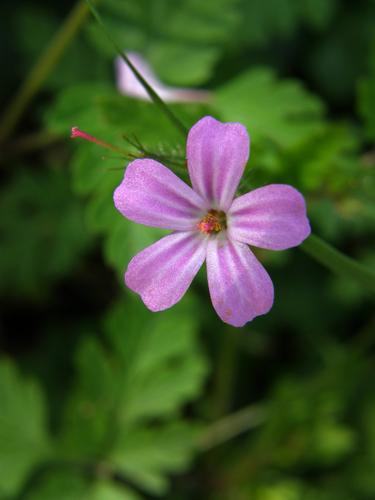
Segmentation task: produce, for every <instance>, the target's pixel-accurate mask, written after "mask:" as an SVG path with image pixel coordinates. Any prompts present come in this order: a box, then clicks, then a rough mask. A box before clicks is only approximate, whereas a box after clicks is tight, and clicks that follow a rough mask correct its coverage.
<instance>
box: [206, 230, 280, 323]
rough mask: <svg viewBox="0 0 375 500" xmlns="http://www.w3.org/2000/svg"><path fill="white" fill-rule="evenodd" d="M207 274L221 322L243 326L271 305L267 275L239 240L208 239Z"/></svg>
mask: <svg viewBox="0 0 375 500" xmlns="http://www.w3.org/2000/svg"><path fill="white" fill-rule="evenodd" d="M207 276H208V286H209V289H210V295H211V300H212V304H213V306H214V308H215V310H216V312H217V314H218V315H219V316H220V318H221V319H222V320H223V321H224V322H225V323H229V324H230V325H233V326H243V325H244V324H245V323H247V322H248V321H251V320H252V319H254V318H255V317H256V316H259V315H261V314H266V313H267V312H268V311H269V310H270V309H271V307H272V304H273V284H272V281H271V278H270V277H269V276H268V274H267V272H266V270H265V269H264V267H263V266H262V265H261V264H260V262H259V261H258V260H257V259H256V257H255V256H254V254H253V253H252V252H251V251H250V249H249V247H248V246H247V245H244V244H243V243H235V242H231V241H230V240H223V239H219V238H212V239H210V241H209V243H208V247H207Z"/></svg>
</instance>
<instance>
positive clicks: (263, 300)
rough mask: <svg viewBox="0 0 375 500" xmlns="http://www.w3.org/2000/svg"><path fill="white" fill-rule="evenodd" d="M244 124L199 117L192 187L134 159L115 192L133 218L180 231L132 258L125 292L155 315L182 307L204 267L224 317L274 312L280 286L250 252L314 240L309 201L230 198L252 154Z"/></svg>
mask: <svg viewBox="0 0 375 500" xmlns="http://www.w3.org/2000/svg"><path fill="white" fill-rule="evenodd" d="M249 142H250V141H249V136H248V134H247V131H246V129H245V127H244V126H243V125H241V124H240V123H221V122H219V121H217V120H215V119H214V118H211V117H210V116H206V117H205V118H202V119H201V120H199V122H198V123H196V124H195V125H194V126H193V127H192V128H191V130H190V132H189V135H188V139H187V163H188V170H189V175H190V179H191V183H192V186H193V188H191V187H190V186H188V185H187V184H185V183H184V182H183V181H182V180H181V179H180V178H179V177H177V176H176V175H175V174H174V173H173V172H171V170H169V169H168V168H166V167H165V166H164V165H161V164H160V163H158V162H157V161H154V160H147V159H141V160H135V161H133V162H132V163H130V164H129V166H128V167H127V169H126V171H125V176H124V179H123V181H122V183H121V184H120V186H119V187H118V188H117V189H116V191H115V193H114V202H115V206H116V208H117V209H118V210H119V211H120V212H121V213H122V214H123V215H124V216H125V217H127V218H128V219H130V220H132V221H134V222H138V223H140V224H145V225H148V226H155V227H161V228H164V229H172V230H173V231H174V232H173V233H172V234H170V235H168V236H165V237H164V238H162V239H160V240H159V241H157V242H156V243H154V244H153V245H151V246H149V247H147V248H146V249H145V250H143V251H141V252H140V253H139V254H137V255H136V256H135V257H133V259H132V260H131V261H130V263H129V265H128V268H127V271H126V273H125V283H126V285H127V286H128V287H129V288H130V289H131V290H133V291H134V292H136V293H138V294H139V295H140V296H141V298H142V300H143V302H144V303H145V304H146V306H147V307H148V308H149V309H150V310H151V311H161V310H163V309H167V308H169V307H171V306H173V305H174V304H176V303H177V302H178V301H179V300H180V299H181V297H182V296H183V295H184V294H185V292H186V290H187V289H188V288H189V286H190V284H191V282H192V280H193V278H194V276H195V275H196V274H197V272H198V270H199V269H200V267H201V266H202V264H203V262H204V261H205V260H206V264H207V277H208V286H209V290H210V295H211V300H212V304H213V306H214V308H215V310H216V312H217V314H218V315H219V316H220V318H221V319H222V320H223V321H224V322H226V323H229V324H231V325H233V326H243V325H244V324H245V323H246V322H248V321H251V320H252V319H253V318H255V317H256V316H259V315H261V314H265V313H267V312H268V311H269V310H270V308H271V307H272V303H273V284H272V281H271V278H270V277H269V275H268V274H267V272H266V270H265V269H264V268H263V266H262V265H261V264H260V262H259V261H258V260H257V259H256V257H255V256H254V254H253V253H252V251H251V250H250V248H249V246H248V245H253V246H257V247H260V248H267V249H272V250H283V249H286V248H290V247H294V246H296V245H299V244H300V243H301V242H302V241H303V240H304V239H305V238H307V236H308V235H309V234H310V225H309V221H308V219H307V217H306V207H305V202H304V199H303V197H302V195H301V194H300V193H299V192H298V191H297V190H296V189H294V188H293V187H291V186H288V185H285V184H270V185H268V186H264V187H261V188H258V189H255V190H254V191H251V192H249V193H247V194H245V195H243V196H240V197H238V198H236V199H233V197H234V195H235V192H236V189H237V187H238V183H239V181H240V179H241V176H242V174H243V171H244V168H245V165H246V163H247V160H248V157H249Z"/></svg>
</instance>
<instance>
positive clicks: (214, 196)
mask: <svg viewBox="0 0 375 500" xmlns="http://www.w3.org/2000/svg"><path fill="white" fill-rule="evenodd" d="M249 143H250V139H249V136H248V133H247V131H246V128H245V127H244V126H243V125H241V124H240V123H221V122H219V121H217V120H215V119H214V118H212V117H210V116H206V117H205V118H202V119H201V120H199V122H198V123H196V124H195V125H194V126H193V127H192V128H191V129H190V132H189V135H188V140H187V159H188V168H189V173H190V179H191V182H192V184H193V188H194V190H195V191H197V192H198V193H199V194H200V195H201V196H202V197H204V198H205V199H206V200H208V201H209V202H210V204H211V208H217V209H220V210H224V211H226V210H228V208H229V207H230V204H231V203H232V200H233V196H234V193H235V192H236V189H237V186H238V183H239V181H240V179H241V176H242V173H243V171H244V168H245V165H246V163H247V160H248V158H249Z"/></svg>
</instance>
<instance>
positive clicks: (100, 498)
mask: <svg viewBox="0 0 375 500" xmlns="http://www.w3.org/2000/svg"><path fill="white" fill-rule="evenodd" d="M25 500H140V497H139V496H138V495H137V494H135V493H133V492H132V491H131V490H130V489H128V488H126V487H124V486H118V485H116V484H115V483H114V482H110V481H109V480H108V479H94V480H91V481H89V480H88V479H87V478H85V477H84V476H83V474H82V473H81V472H79V471H76V470H74V469H73V468H72V470H70V469H69V468H68V469H65V468H60V469H56V470H50V471H47V472H45V473H44V474H43V476H42V477H41V478H39V479H38V481H37V482H36V484H34V485H33V486H32V488H31V490H30V491H29V492H28V493H27V494H26V497H25Z"/></svg>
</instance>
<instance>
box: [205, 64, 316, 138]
mask: <svg viewBox="0 0 375 500" xmlns="http://www.w3.org/2000/svg"><path fill="white" fill-rule="evenodd" d="M214 107H215V108H216V109H217V112H218V113H219V115H220V116H221V118H222V119H223V120H224V121H239V122H241V123H243V124H244V125H245V126H246V127H247V128H248V130H249V131H250V133H251V137H252V139H253V141H254V142H257V141H261V140H271V141H273V142H275V143H276V144H278V145H279V146H280V147H283V148H293V147H295V146H298V145H299V144H301V143H302V142H303V141H306V140H308V139H310V138H311V137H312V136H314V134H316V133H317V132H319V131H321V130H322V114H323V105H322V103H321V102H320V101H319V100H318V99H317V98H316V97H314V96H312V95H311V94H309V93H308V92H307V91H306V90H305V89H304V88H303V87H302V85H301V84H300V83H299V82H297V81H293V80H278V79H277V78H276V76H275V74H274V73H273V71H272V70H270V69H266V68H259V69H255V70H252V71H248V72H246V73H244V74H242V75H240V76H239V77H238V78H236V79H235V80H233V81H231V82H229V83H228V84H226V85H224V86H223V87H222V88H221V89H219V90H218V91H217V93H216V96H215V100H214Z"/></svg>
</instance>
